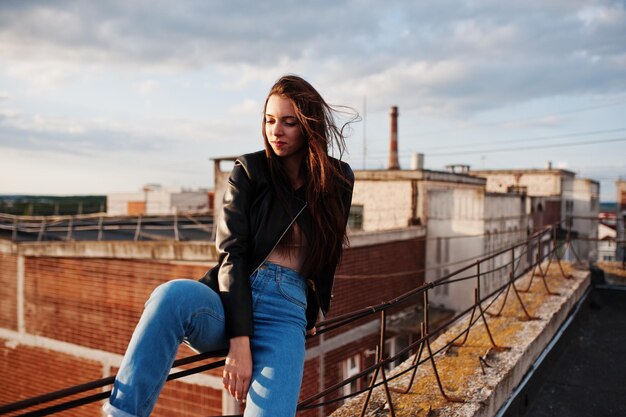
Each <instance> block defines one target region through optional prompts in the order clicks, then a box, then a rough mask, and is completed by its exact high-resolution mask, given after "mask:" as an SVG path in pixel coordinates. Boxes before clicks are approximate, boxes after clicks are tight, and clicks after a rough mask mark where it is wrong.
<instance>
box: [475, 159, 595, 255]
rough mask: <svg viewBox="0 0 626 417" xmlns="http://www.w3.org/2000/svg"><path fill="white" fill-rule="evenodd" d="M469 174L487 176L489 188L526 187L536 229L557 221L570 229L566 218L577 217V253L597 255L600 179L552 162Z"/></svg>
mask: <svg viewBox="0 0 626 417" xmlns="http://www.w3.org/2000/svg"><path fill="white" fill-rule="evenodd" d="M470 174H471V175H474V176H477V177H480V178H485V179H486V180H487V191H488V192H495V193H502V192H506V191H509V190H524V191H525V192H526V194H527V195H528V197H529V206H528V207H529V209H530V214H531V215H532V220H533V224H534V230H535V231H538V230H541V229H543V228H544V227H545V226H548V225H551V224H554V223H557V222H560V224H561V226H562V228H563V229H567V228H568V223H567V219H568V218H570V217H574V220H573V222H572V223H571V229H572V230H573V231H575V235H574V236H578V237H580V239H579V240H577V241H575V242H574V248H575V250H576V253H577V254H578V255H579V256H580V257H581V258H582V259H583V260H584V259H596V258H597V248H596V245H595V243H594V241H593V240H594V239H596V238H597V236H598V227H597V220H596V219H597V217H598V213H599V210H600V184H599V183H598V182H597V181H594V180H590V179H586V178H576V174H575V173H574V172H571V171H567V170H564V169H552V167H551V165H550V164H549V165H548V167H547V168H546V169H509V170H478V171H472V172H470ZM576 217H578V218H576ZM570 256H571V254H570Z"/></svg>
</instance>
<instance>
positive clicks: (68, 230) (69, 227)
mask: <svg viewBox="0 0 626 417" xmlns="http://www.w3.org/2000/svg"><path fill="white" fill-rule="evenodd" d="M73 225H74V217H73V216H70V224H69V226H68V228H67V236H66V237H65V240H71V239H72V226H73Z"/></svg>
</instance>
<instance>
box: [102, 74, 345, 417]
mask: <svg viewBox="0 0 626 417" xmlns="http://www.w3.org/2000/svg"><path fill="white" fill-rule="evenodd" d="M344 127H345V126H344ZM262 133H263V138H264V143H265V150H264V151H260V152H256V153H252V154H247V155H244V156H241V157H239V158H238V159H237V161H236V163H235V166H234V168H233V171H232V173H231V175H230V178H229V180H228V185H227V189H226V192H225V195H224V204H223V210H222V212H221V213H220V216H219V217H218V222H217V238H216V247H217V250H218V252H219V258H218V265H217V266H216V267H214V268H213V269H211V270H210V271H209V272H208V273H207V274H206V275H205V276H204V277H203V278H202V279H201V280H200V282H197V281H192V280H174V281H170V282H168V283H165V284H163V285H161V286H159V287H158V288H157V289H156V290H155V291H154V293H153V294H152V295H151V297H150V299H149V300H148V302H147V303H146V307H145V310H144V313H143V315H142V317H141V319H140V321H139V323H138V325H137V328H136V329H135V332H134V334H133V337H132V339H131V341H130V344H129V346H128V350H127V352H126V355H125V356H124V360H123V361H122V365H121V367H120V371H119V373H118V375H117V379H116V381H115V385H114V388H113V391H112V394H111V398H110V402H109V403H107V404H105V406H104V409H105V411H106V412H108V413H109V415H110V416H113V417H129V416H139V417H143V416H148V415H149V414H150V412H151V410H152V407H153V406H154V403H155V402H156V399H157V396H158V394H159V392H160V390H161V388H162V386H163V384H164V382H165V379H166V377H167V374H168V373H169V370H170V367H171V365H172V362H173V360H174V357H175V355H176V351H177V349H178V346H179V344H180V343H181V342H185V343H187V344H188V345H189V346H191V347H192V348H193V349H195V350H197V351H199V352H207V351H212V350H217V349H223V348H226V347H228V349H229V350H228V355H227V357H226V364H225V366H224V371H223V383H224V388H225V389H227V390H228V391H229V392H230V393H231V394H232V395H233V396H234V397H235V398H236V399H237V400H238V401H241V402H245V404H246V407H245V414H244V415H245V416H271V417H282V416H289V417H291V416H293V415H294V414H295V412H296V406H297V402H298V394H299V392H300V385H301V382H302V371H303V365H304V353H305V352H304V351H305V333H307V332H308V333H310V334H313V333H315V322H316V320H317V316H318V313H319V310H320V309H321V311H322V312H323V313H324V314H326V313H327V311H328V309H329V307H330V299H331V292H332V286H333V277H334V272H335V269H336V267H337V264H338V262H339V259H340V256H341V251H342V245H343V243H344V241H345V240H346V223H347V219H348V213H349V210H350V202H351V199H352V187H353V183H354V175H353V173H352V170H351V169H350V167H349V165H348V164H346V163H345V162H341V161H340V160H337V159H335V158H333V157H331V156H330V155H329V152H330V151H331V150H333V149H334V148H336V149H337V150H338V151H339V154H340V155H342V154H343V151H344V149H345V142H344V135H343V128H341V129H340V128H338V127H337V126H336V125H335V122H334V119H333V110H332V108H331V107H330V106H329V105H328V104H327V103H326V102H325V101H324V100H323V98H322V97H321V96H320V94H319V93H318V92H317V91H316V90H315V89H314V88H313V87H312V86H311V85H310V84H309V83H308V82H307V81H305V80H303V79H302V78H300V77H297V76H293V75H289V76H284V77H282V78H280V79H279V80H278V81H277V82H276V83H275V84H274V86H273V87H272V89H271V90H270V92H269V94H268V96H267V99H266V101H265V107H264V116H263V129H262ZM205 284H206V285H205Z"/></svg>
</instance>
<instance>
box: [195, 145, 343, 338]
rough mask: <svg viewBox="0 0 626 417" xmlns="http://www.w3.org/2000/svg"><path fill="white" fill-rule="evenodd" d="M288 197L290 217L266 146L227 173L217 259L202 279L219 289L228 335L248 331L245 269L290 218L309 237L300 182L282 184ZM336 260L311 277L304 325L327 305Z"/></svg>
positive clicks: (249, 315)
mask: <svg viewBox="0 0 626 417" xmlns="http://www.w3.org/2000/svg"><path fill="white" fill-rule="evenodd" d="M340 164H341V169H342V170H343V172H344V173H345V175H346V177H347V178H349V179H350V182H351V184H352V185H354V173H353V172H352V169H351V168H350V166H349V165H348V164H347V163H345V162H340ZM284 194H285V195H286V196H287V197H288V199H287V200H288V201H287V203H288V204H289V207H290V209H291V212H292V213H294V216H295V218H294V219H292V217H291V216H290V215H289V214H288V213H287V211H286V210H285V207H284V206H283V204H281V202H280V201H278V198H277V196H276V193H275V191H274V189H273V186H272V183H271V177H270V172H269V166H268V162H267V157H266V155H265V151H259V152H255V153H251V154H247V155H243V156H240V157H239V158H237V160H236V162H235V166H234V168H233V170H232V172H231V174H230V177H229V179H228V186H227V188H226V191H225V193H224V204H223V210H222V213H221V215H220V216H219V218H218V219H217V225H216V226H217V236H216V241H215V246H216V248H217V251H218V254H219V256H218V264H217V265H216V266H215V267H214V268H212V269H211V270H209V271H208V272H207V273H206V274H205V275H204V277H202V278H201V279H200V281H201V282H203V283H205V284H207V285H208V286H209V287H211V288H212V289H213V290H214V291H216V292H218V293H219V294H220V297H221V299H222V304H223V305H224V313H225V315H226V332H227V334H228V336H229V337H231V338H232V337H236V336H250V335H252V327H253V326H252V293H251V288H250V279H249V278H250V275H252V273H253V272H254V271H256V269H257V268H258V267H259V266H261V264H262V263H263V262H264V261H265V259H266V258H267V256H268V255H269V254H270V252H271V251H272V250H273V249H274V247H275V246H276V245H277V244H278V242H279V240H280V239H281V238H282V236H283V234H284V233H285V232H286V231H287V230H288V229H289V228H290V227H291V225H292V224H293V222H294V221H297V222H298V225H299V226H300V227H301V229H302V231H303V233H304V235H305V236H307V238H309V236H310V234H311V233H312V226H311V222H312V219H311V215H310V213H309V211H308V210H307V209H306V208H307V202H306V200H305V195H304V187H302V188H301V189H299V190H297V191H293V190H288V189H287V188H285V193H284ZM341 201H342V203H343V206H344V212H345V218H346V222H347V220H348V214H349V211H350V204H351V201H352V187H350V188H348V187H346V190H345V192H344V193H343V195H342V196H341ZM336 268H337V265H328V266H326V267H325V268H324V269H323V271H322V272H321V273H320V274H318V275H317V276H315V277H310V279H311V280H312V281H313V283H314V284H315V285H314V287H315V290H312V289H311V287H310V286H309V291H308V294H307V311H306V316H307V329H311V328H312V327H313V326H314V325H315V322H316V320H317V315H318V311H319V309H320V308H321V310H322V312H323V313H324V314H326V313H327V312H328V309H329V308H330V300H331V294H332V288H333V280H334V275H335V270H336Z"/></svg>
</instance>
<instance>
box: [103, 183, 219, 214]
mask: <svg viewBox="0 0 626 417" xmlns="http://www.w3.org/2000/svg"><path fill="white" fill-rule="evenodd" d="M212 209H213V193H212V191H210V190H208V189H199V190H196V191H191V190H187V189H183V188H181V187H175V188H167V187H163V186H161V185H159V184H148V185H146V186H144V187H143V189H142V190H141V191H137V192H135V193H111V194H108V195H107V214H108V215H111V216H122V215H131V216H134V215H158V214H175V213H200V212H208V211H211V210H212Z"/></svg>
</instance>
